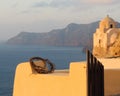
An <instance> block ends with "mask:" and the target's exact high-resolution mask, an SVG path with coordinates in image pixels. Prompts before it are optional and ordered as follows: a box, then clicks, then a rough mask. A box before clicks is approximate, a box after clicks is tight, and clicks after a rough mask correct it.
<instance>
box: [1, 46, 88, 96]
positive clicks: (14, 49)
mask: <svg viewBox="0 0 120 96" xmlns="http://www.w3.org/2000/svg"><path fill="white" fill-rule="evenodd" d="M34 56H39V57H43V58H46V59H49V60H50V61H51V62H53V63H54V64H55V66H56V69H68V68H69V64H70V62H74V61H82V60H85V57H86V56H85V53H83V52H82V48H81V47H48V46H11V45H3V44H1V45H0V96H12V91H13V82H14V75H15V69H16V66H17V65H18V64H19V63H21V62H26V61H29V59H30V58H31V57H34Z"/></svg>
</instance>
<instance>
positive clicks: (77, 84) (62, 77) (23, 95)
mask: <svg viewBox="0 0 120 96" xmlns="http://www.w3.org/2000/svg"><path fill="white" fill-rule="evenodd" d="M86 78H87V77H86V63H85V62H74V63H71V64H70V69H69V70H56V71H55V72H54V73H51V74H34V73H32V69H31V66H30V64H29V62H26V63H21V64H19V65H18V66H17V69H16V73H15V80H14V90H13V96H87V79H86Z"/></svg>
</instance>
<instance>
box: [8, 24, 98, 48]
mask: <svg viewBox="0 0 120 96" xmlns="http://www.w3.org/2000/svg"><path fill="white" fill-rule="evenodd" d="M97 27H98V22H93V23H90V24H75V23H71V24H69V25H68V26H67V27H65V28H63V29H55V30H52V31H50V32H47V33H45V32H43V33H34V32H21V33H19V34H18V35H17V36H15V37H13V38H10V39H9V40H7V42H6V43H7V44H18V45H26V44H27V45H47V46H83V47H85V48H87V47H89V48H91V47H92V41H93V39H92V35H93V33H94V32H95V29H96V28H97Z"/></svg>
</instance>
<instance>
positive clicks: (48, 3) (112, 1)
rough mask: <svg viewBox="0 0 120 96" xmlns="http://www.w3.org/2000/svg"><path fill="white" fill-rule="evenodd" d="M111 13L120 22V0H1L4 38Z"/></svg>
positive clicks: (0, 22) (0, 36)
mask: <svg viewBox="0 0 120 96" xmlns="http://www.w3.org/2000/svg"><path fill="white" fill-rule="evenodd" d="M107 14H109V15H110V16H111V17H112V18H113V19H114V20H116V21H119V22H120V0H0V40H7V39H9V38H11V37H13V36H15V35H17V34H18V33H19V32H21V31H29V32H48V31H50V30H51V29H56V28H63V27H65V26H66V25H67V24H69V23H79V24H81V23H90V22H94V21H97V20H101V19H102V18H104V17H105V16H106V15H107Z"/></svg>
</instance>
